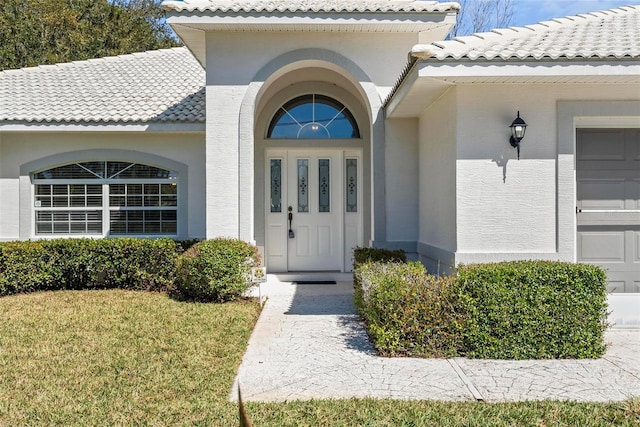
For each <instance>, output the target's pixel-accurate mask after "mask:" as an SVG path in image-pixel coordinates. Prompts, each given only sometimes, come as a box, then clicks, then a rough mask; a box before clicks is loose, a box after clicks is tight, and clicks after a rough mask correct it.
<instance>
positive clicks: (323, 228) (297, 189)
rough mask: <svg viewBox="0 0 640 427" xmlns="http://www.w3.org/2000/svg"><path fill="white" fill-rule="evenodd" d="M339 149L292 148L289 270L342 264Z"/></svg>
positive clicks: (329, 268)
mask: <svg viewBox="0 0 640 427" xmlns="http://www.w3.org/2000/svg"><path fill="white" fill-rule="evenodd" d="M339 154H340V153H338V152H336V151H333V152H332V151H326V152H324V151H319V152H315V151H289V153H288V156H287V175H288V176H287V200H288V202H287V204H288V206H287V219H289V218H291V224H288V225H289V230H290V231H289V230H288V231H287V233H288V251H287V253H288V267H289V271H316V270H340V269H341V267H342V257H341V250H340V247H341V244H340V243H341V241H342V230H341V229H342V215H341V213H342V195H341V193H340V190H341V186H340V185H339V183H340V182H342V176H341V175H342V174H341V168H340V166H339V165H340V164H341V162H340V158H339V157H340V156H339Z"/></svg>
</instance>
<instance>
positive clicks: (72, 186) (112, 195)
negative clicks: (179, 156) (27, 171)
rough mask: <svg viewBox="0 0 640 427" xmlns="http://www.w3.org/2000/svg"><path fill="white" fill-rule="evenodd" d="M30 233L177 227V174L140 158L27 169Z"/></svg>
mask: <svg viewBox="0 0 640 427" xmlns="http://www.w3.org/2000/svg"><path fill="white" fill-rule="evenodd" d="M33 184H34V202H35V203H34V205H35V207H34V210H35V234H36V235H102V236H110V235H116V236H117V235H166V236H173V235H176V234H177V232H178V174H177V173H176V172H174V171H170V170H166V169H161V168H158V167H155V166H149V165H144V164H140V163H130V162H120V161H90V162H81V163H71V164H67V165H64V166H58V167H54V168H51V169H47V170H43V171H40V172H36V173H34V174H33Z"/></svg>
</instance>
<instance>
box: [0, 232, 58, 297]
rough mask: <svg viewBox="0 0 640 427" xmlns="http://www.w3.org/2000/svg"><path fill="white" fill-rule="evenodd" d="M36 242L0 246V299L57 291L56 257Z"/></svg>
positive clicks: (40, 242)
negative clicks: (25, 293)
mask: <svg viewBox="0 0 640 427" xmlns="http://www.w3.org/2000/svg"><path fill="white" fill-rule="evenodd" d="M45 243H47V242H46V241H39V242H3V243H0V296H2V295H11V294H16V293H22V292H35V291H42V290H53V289H61V287H62V286H63V283H64V279H63V277H62V271H61V269H60V257H59V256H58V255H57V254H55V253H51V252H50V251H48V250H47V249H46V248H45V247H44V246H43V244H45Z"/></svg>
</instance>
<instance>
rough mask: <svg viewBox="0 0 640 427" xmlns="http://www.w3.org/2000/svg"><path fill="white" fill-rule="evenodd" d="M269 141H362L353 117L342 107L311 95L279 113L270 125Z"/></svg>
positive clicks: (282, 108)
mask: <svg viewBox="0 0 640 427" xmlns="http://www.w3.org/2000/svg"><path fill="white" fill-rule="evenodd" d="M267 138H272V139H329V138H331V139H344V138H360V131H359V130H358V125H357V123H356V121H355V119H354V117H353V114H351V112H350V111H349V110H348V109H347V108H346V107H345V106H344V105H342V103H340V102H338V101H336V100H335V99H333V98H330V97H328V96H324V95H318V94H310V95H303V96H299V97H297V98H294V99H292V100H290V101H288V102H287V103H285V104H284V105H282V106H281V107H280V108H279V109H278V111H277V112H276V114H275V115H274V117H273V119H272V120H271V123H270V124H269V129H268V132H267Z"/></svg>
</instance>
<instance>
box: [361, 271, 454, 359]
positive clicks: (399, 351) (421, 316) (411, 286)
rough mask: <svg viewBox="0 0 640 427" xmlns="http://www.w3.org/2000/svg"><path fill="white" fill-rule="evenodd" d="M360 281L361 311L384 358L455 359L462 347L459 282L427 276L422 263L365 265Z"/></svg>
mask: <svg viewBox="0 0 640 427" xmlns="http://www.w3.org/2000/svg"><path fill="white" fill-rule="evenodd" d="M356 276H357V278H358V282H359V283H360V287H361V289H362V299H361V301H359V302H358V303H357V304H358V310H359V312H360V313H361V315H362V316H363V317H364V319H365V321H366V324H367V329H368V331H369V334H370V335H371V337H372V340H373V342H374V344H375V346H376V348H377V350H378V351H379V353H380V354H381V355H383V356H418V357H451V356H457V355H458V354H459V353H460V350H461V346H462V334H461V332H460V331H461V328H462V326H463V323H464V316H462V315H461V310H460V309H459V306H460V304H461V303H460V296H459V295H457V294H456V293H455V280H454V279H452V278H447V277H444V278H439V279H437V278H436V277H434V276H431V275H428V274H426V270H425V269H424V266H423V265H422V264H421V263H419V262H410V263H404V264H402V263H400V264H397V263H396V264H392V263H365V264H361V265H360V266H358V268H357V270H356Z"/></svg>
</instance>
